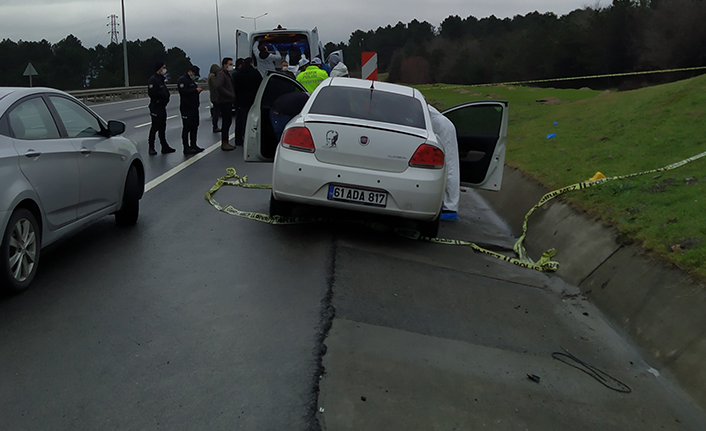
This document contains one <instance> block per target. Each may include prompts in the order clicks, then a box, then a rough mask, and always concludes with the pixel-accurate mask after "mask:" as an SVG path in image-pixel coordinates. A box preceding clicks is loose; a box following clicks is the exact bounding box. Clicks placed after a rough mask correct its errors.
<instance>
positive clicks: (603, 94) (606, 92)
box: [599, 90, 610, 96]
mask: <svg viewBox="0 0 706 431" xmlns="http://www.w3.org/2000/svg"><path fill="white" fill-rule="evenodd" d="M606 94H610V90H606V91H604V92H602V93H601V94H599V96H605V95H606Z"/></svg>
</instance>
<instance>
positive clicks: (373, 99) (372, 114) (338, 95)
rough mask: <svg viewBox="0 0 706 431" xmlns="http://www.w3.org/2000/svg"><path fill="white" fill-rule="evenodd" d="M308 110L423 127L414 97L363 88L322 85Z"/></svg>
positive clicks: (422, 111) (422, 112) (419, 105)
mask: <svg viewBox="0 0 706 431" xmlns="http://www.w3.org/2000/svg"><path fill="white" fill-rule="evenodd" d="M309 113H310V114H325V115H335V116H338V117H348V118H358V119H361V120H372V121H380V122H383V123H391V124H398V125H401V126H408V127H416V128H418V129H426V122H425V121H424V108H423V106H422V103H421V102H420V101H419V100H418V99H416V98H414V97H410V96H403V95H401V94H395V93H388V92H385V91H380V90H370V89H367V88H351V87H324V88H322V89H321V91H319V94H318V95H317V96H316V100H314V103H313V104H312V106H311V109H310V110H309Z"/></svg>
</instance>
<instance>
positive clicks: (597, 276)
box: [481, 167, 706, 408]
mask: <svg viewBox="0 0 706 431" xmlns="http://www.w3.org/2000/svg"><path fill="white" fill-rule="evenodd" d="M545 193H547V190H546V189H545V188H543V187H541V186H540V185H539V184H537V183H535V182H533V181H532V180H530V179H529V178H527V177H526V176H524V175H523V174H522V172H521V171H519V170H517V169H512V168H508V167H506V169H505V175H504V178H503V191H502V192H500V193H481V195H482V196H483V198H485V200H486V201H487V202H488V203H489V204H490V206H491V207H492V208H493V209H494V210H496V211H497V212H498V213H499V214H500V216H501V217H503V218H505V220H506V221H507V222H508V223H509V224H510V226H511V227H512V228H513V231H514V232H513V233H514V234H515V235H519V234H520V231H519V229H520V227H521V226H522V220H523V218H524V215H525V212H526V209H527V208H531V207H532V206H533V205H534V204H535V203H536V202H537V201H538V200H539V198H541V197H542V195H544V194H545ZM529 226H530V227H529V234H528V236H527V240H526V247H527V250H528V252H529V253H530V256H540V255H541V253H542V252H543V251H544V250H547V249H549V248H555V249H557V250H558V251H559V254H558V255H557V256H556V260H557V261H559V262H560V264H561V265H560V268H559V271H558V272H557V275H558V276H559V277H561V278H562V279H563V280H564V281H566V282H567V283H569V284H571V285H573V286H578V287H579V289H580V290H581V293H582V295H585V296H586V297H588V298H589V299H590V300H591V301H592V302H593V303H594V304H596V305H597V306H598V308H599V309H600V310H601V311H602V312H603V313H604V314H606V315H607V317H608V318H609V319H610V320H611V321H612V322H613V323H614V324H615V325H617V326H618V327H620V328H623V329H624V330H625V331H627V333H628V334H629V336H630V337H631V338H632V339H633V340H634V341H635V342H636V343H637V345H638V346H639V348H641V349H642V350H643V352H644V353H645V356H646V360H647V361H648V362H649V363H650V364H651V365H652V366H653V367H654V368H655V369H656V370H658V371H659V372H661V373H666V374H667V375H670V376H673V378H674V379H676V381H677V382H678V384H679V385H680V386H681V388H683V389H684V390H685V391H687V392H688V393H689V394H690V395H691V396H692V397H693V398H694V400H695V401H696V402H697V403H698V404H699V405H700V406H701V407H702V408H706V367H705V366H704V364H705V363H706V312H704V310H705V309H706V289H704V285H703V284H701V283H698V282H694V281H693V280H691V279H690V277H689V276H688V275H686V274H685V273H684V272H683V271H681V270H678V269H674V268H670V267H669V266H667V265H666V264H665V263H664V262H661V261H657V260H655V259H652V258H650V257H649V256H647V255H646V254H645V253H644V252H642V251H641V250H640V249H639V248H637V247H634V246H625V245H621V244H620V243H619V241H618V239H617V233H616V232H615V231H614V230H613V229H611V228H608V227H606V226H604V225H602V224H600V223H597V222H596V221H595V220H593V219H592V218H590V217H588V216H586V215H585V214H580V213H578V212H577V211H575V210H573V209H572V208H571V207H570V206H569V205H567V204H564V203H562V202H560V201H555V202H553V203H551V204H549V205H547V206H546V207H544V208H542V209H540V210H539V211H537V212H536V213H535V214H534V215H533V216H532V218H531V219H530V221H529ZM515 229H517V231H515Z"/></svg>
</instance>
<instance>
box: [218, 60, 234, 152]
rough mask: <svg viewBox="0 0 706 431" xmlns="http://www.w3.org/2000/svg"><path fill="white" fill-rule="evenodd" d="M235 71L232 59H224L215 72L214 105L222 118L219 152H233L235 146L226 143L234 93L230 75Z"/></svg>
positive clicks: (231, 120)
mask: <svg viewBox="0 0 706 431" xmlns="http://www.w3.org/2000/svg"><path fill="white" fill-rule="evenodd" d="M233 70H235V66H234V65H233V59H232V58H230V57H225V58H224V59H223V60H222V61H221V70H219V71H218V72H216V105H218V109H219V110H220V111H221V115H222V116H223V123H222V124H221V150H223V151H233V150H235V146H233V145H230V143H228V135H229V134H230V125H231V123H232V122H233V115H232V114H231V112H232V111H233V102H234V101H235V92H234V91H233V79H232V78H231V75H230V74H231V73H233Z"/></svg>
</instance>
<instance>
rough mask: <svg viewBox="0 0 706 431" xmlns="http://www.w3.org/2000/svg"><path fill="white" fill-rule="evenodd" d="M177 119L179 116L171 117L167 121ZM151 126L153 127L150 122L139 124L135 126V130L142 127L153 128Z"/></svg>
mask: <svg viewBox="0 0 706 431" xmlns="http://www.w3.org/2000/svg"><path fill="white" fill-rule="evenodd" d="M176 117H178V115H172V116H171V117H167V120H171V119H172V118H176ZM151 125H152V122H151V121H150V122H149V123H145V124H138V125H137V126H135V128H136V129H139V128H140V127H147V126H151Z"/></svg>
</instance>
